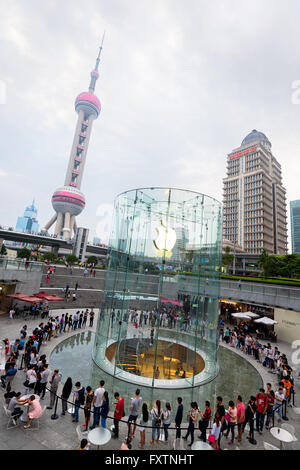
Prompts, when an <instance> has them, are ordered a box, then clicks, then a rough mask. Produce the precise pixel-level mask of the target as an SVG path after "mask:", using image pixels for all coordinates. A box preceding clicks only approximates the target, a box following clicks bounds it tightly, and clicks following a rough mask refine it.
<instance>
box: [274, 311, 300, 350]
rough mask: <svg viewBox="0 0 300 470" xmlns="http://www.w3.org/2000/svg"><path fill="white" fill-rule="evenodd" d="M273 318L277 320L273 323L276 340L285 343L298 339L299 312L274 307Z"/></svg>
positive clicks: (299, 333) (299, 330)
mask: <svg viewBox="0 0 300 470" xmlns="http://www.w3.org/2000/svg"><path fill="white" fill-rule="evenodd" d="M274 320H276V321H277V322H278V324H277V325H275V332H276V334H277V338H278V340H280V341H285V342H287V343H292V342H293V341H295V340H300V312H295V311H293V310H285V309H283V308H275V309H274Z"/></svg>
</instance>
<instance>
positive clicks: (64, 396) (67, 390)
mask: <svg viewBox="0 0 300 470" xmlns="http://www.w3.org/2000/svg"><path fill="white" fill-rule="evenodd" d="M72 388H73V384H72V379H71V377H68V378H67V380H66V383H65V385H64V386H63V389H62V393H61V406H62V413H61V416H65V414H66V411H67V409H68V403H67V401H68V399H69V396H70V395H71V392H72Z"/></svg>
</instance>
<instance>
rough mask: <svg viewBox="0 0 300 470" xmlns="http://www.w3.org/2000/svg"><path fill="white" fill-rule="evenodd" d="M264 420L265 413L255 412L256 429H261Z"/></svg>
mask: <svg viewBox="0 0 300 470" xmlns="http://www.w3.org/2000/svg"><path fill="white" fill-rule="evenodd" d="M264 422H265V415H264V414H263V413H259V412H258V411H257V412H256V430H257V431H258V432H259V431H262V430H263V427H264Z"/></svg>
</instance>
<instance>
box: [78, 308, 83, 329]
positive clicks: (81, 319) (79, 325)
mask: <svg viewBox="0 0 300 470" xmlns="http://www.w3.org/2000/svg"><path fill="white" fill-rule="evenodd" d="M82 321H83V312H81V314H80V315H79V320H78V328H80V329H81V325H82Z"/></svg>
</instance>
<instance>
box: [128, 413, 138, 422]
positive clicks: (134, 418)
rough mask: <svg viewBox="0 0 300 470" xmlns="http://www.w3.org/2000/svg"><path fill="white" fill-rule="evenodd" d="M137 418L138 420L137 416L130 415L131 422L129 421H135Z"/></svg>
mask: <svg viewBox="0 0 300 470" xmlns="http://www.w3.org/2000/svg"><path fill="white" fill-rule="evenodd" d="M136 420H137V416H134V415H130V416H129V418H128V423H129V421H134V422H136Z"/></svg>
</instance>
